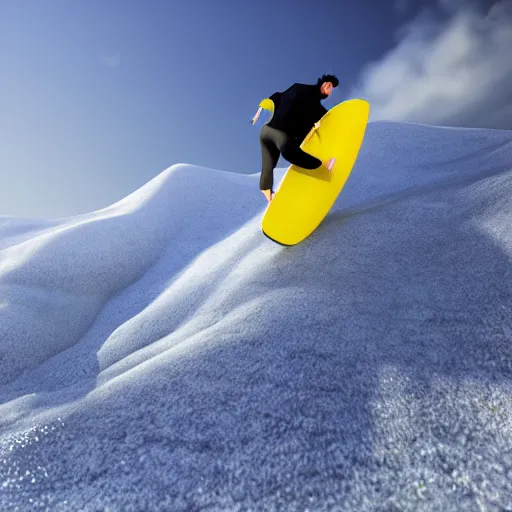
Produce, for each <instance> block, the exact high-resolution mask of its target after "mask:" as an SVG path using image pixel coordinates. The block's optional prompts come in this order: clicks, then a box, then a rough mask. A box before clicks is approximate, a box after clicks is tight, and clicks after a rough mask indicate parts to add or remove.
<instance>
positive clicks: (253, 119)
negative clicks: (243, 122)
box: [252, 107, 263, 125]
mask: <svg viewBox="0 0 512 512" xmlns="http://www.w3.org/2000/svg"><path fill="white" fill-rule="evenodd" d="M262 110H263V107H260V108H259V109H258V111H257V112H256V114H254V117H253V118H252V124H253V125H255V124H256V122H257V121H258V119H259V118H260V114H261V111H262Z"/></svg>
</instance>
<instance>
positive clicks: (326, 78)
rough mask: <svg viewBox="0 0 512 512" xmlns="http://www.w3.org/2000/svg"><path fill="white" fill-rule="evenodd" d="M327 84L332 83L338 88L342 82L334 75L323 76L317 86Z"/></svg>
mask: <svg viewBox="0 0 512 512" xmlns="http://www.w3.org/2000/svg"><path fill="white" fill-rule="evenodd" d="M325 82H331V84H332V86H333V87H338V85H340V81H339V80H338V79H337V78H336V77H335V76H334V75H323V76H322V77H321V78H319V79H318V82H317V84H316V85H322V84H323V83H325Z"/></svg>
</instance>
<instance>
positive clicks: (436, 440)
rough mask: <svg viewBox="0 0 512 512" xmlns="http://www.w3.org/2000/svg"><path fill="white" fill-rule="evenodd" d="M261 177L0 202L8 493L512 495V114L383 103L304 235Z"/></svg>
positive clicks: (189, 170) (445, 498) (185, 504)
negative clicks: (77, 211) (404, 109)
mask: <svg viewBox="0 0 512 512" xmlns="http://www.w3.org/2000/svg"><path fill="white" fill-rule="evenodd" d="M251 166H253V165H251ZM283 173H284V169H280V170H278V171H277V172H276V181H279V179H280V178H281V177H282V176H283ZM258 180H259V176H258V175H256V174H254V175H238V174H232V173H226V172H221V171H216V170H212V169H205V168H199V167H195V166H191V165H185V164H178V165H174V166H172V167H170V168H169V169H167V170H166V171H164V172H163V173H161V174H160V175H159V176H157V177H156V178H155V179H153V180H152V181H150V182H149V183H148V184H146V185H145V186H144V187H142V188H141V189H139V190H138V191H136V192H134V193H133V194H131V195H130V196H128V197H126V198H125V199H124V200H122V201H120V202H119V203H116V204H114V205H112V206H110V207H108V208H106V209H103V210H101V211H97V212H92V213H90V214H88V215H81V216H78V217H73V218H67V219H54V220H48V221H45V220H33V219H9V218H6V217H0V510H2V511H10V510H13V511H14V510H22V511H25V510H52V511H69V510H85V511H93V510H94V511H95V510H109V511H113V510H115V511H118V510H119V511H132V510H133V511H139V510H145V511H148V510H151V511H154V510H158V511H159V510H161V511H164V510H165V511H168V510H172V511H185V510H208V511H210V510H233V511H235V510H236V511H238V510H240V511H241V510H290V511H299V510H301V511H305V510H310V511H313V510H314V511H324V510H339V511H341V510H343V511H347V510H354V511H370V510H371V511H374V510H379V511H380V510H382V511H384V510H385V511H394V510H396V511H398V510H401V511H405V510H407V511H419V510H421V511H423V510H425V511H440V510H443V511H452V510H453V511H460V510H465V511H472V510H475V511H480V510H486V511H494V510H496V511H498V510H500V511H502V510H512V385H511V378H512V265H511V263H512V133H511V132H507V131H498V130H496V131H493V130H471V129H465V130H464V129H454V128H440V127H431V126H423V125H415V124H403V123H386V122H379V123H371V124H370V125H369V127H368V131H367V135H366V138H365V141H364V144H363V148H362V150H361V153H360V156H359V159H358V161H357V163H356V166H355V168H354V171H353V173H352V175H351V176H350V178H349V180H348V182H347V185H346V187H345V189H344V190H343V192H342V194H341V195H340V196H339V198H338V200H337V202H336V204H335V205H334V207H333V209H332V210H331V212H330V213H329V215H328V217H327V218H326V219H325V221H324V222H323V223H322V224H321V226H320V227H319V228H318V229H317V231H316V232H315V233H314V234H313V235H312V236H311V237H309V238H308V239H307V240H306V241H305V242H303V243H302V244H300V245H298V246H295V247H292V248H284V247H281V246H279V245H276V244H274V243H272V242H271V241H270V240H268V239H267V238H266V237H265V236H263V235H262V233H261V231H260V222H261V216H262V213H263V211H264V208H265V200H264V198H263V196H262V194H261V193H260V192H259V191H258Z"/></svg>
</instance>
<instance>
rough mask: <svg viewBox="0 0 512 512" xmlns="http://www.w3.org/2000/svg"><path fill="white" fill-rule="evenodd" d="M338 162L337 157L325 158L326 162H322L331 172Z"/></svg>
mask: <svg viewBox="0 0 512 512" xmlns="http://www.w3.org/2000/svg"><path fill="white" fill-rule="evenodd" d="M335 163H336V158H329V160H325V161H324V162H322V165H323V166H324V167H325V168H326V169H327V170H328V171H329V172H331V171H332V169H333V167H334V164H335Z"/></svg>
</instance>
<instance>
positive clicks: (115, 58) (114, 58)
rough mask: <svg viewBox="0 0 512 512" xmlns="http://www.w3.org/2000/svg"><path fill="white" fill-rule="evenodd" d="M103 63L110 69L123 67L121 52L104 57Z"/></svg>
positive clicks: (102, 57) (102, 58)
mask: <svg viewBox="0 0 512 512" xmlns="http://www.w3.org/2000/svg"><path fill="white" fill-rule="evenodd" d="M101 63H102V64H103V65H104V66H107V67H108V68H117V67H118V66H120V65H121V55H120V54H119V52H117V53H113V54H110V55H102V56H101Z"/></svg>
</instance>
